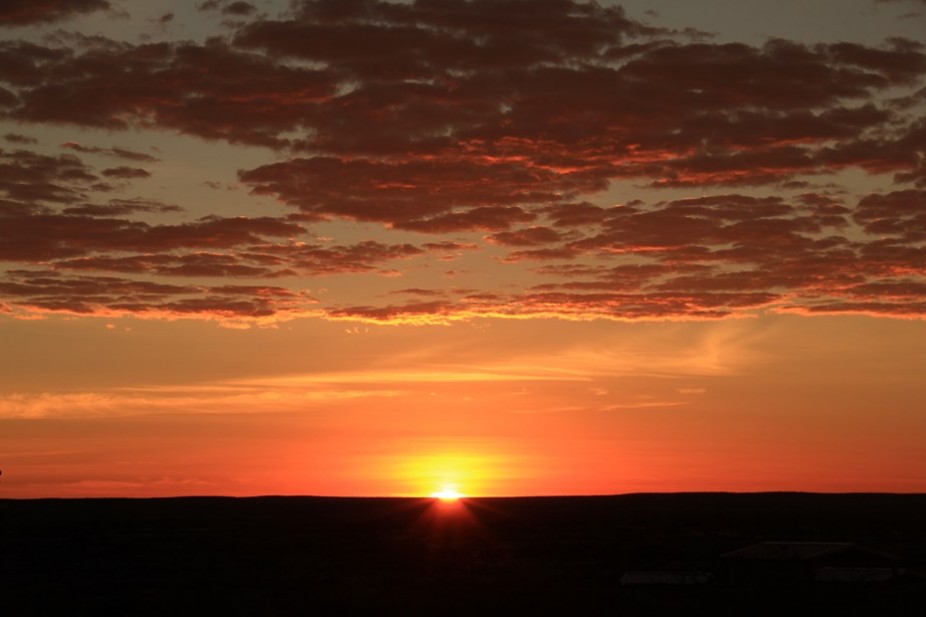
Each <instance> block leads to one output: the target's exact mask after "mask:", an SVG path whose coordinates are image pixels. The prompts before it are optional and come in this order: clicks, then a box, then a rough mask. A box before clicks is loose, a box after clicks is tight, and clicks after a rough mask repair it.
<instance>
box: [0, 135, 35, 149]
mask: <svg viewBox="0 0 926 617" xmlns="http://www.w3.org/2000/svg"><path fill="white" fill-rule="evenodd" d="M3 139H5V140H6V141H8V142H10V143H11V144H16V145H19V146H28V145H32V144H37V143H39V140H38V139H36V138H35V137H29V136H28V135H20V134H18V133H7V134H6V135H4V136H3Z"/></svg>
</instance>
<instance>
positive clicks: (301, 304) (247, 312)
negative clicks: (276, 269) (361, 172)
mask: <svg viewBox="0 0 926 617" xmlns="http://www.w3.org/2000/svg"><path fill="white" fill-rule="evenodd" d="M0 294H2V296H3V297H4V298H5V299H6V301H7V302H8V303H9V305H10V306H11V307H12V309H13V312H14V314H16V312H17V310H21V311H26V312H38V313H64V314H72V315H85V316H105V317H117V316H125V315H131V316H136V317H144V318H160V319H164V318H167V319H176V318H183V317H195V318H200V319H214V320H217V321H222V322H229V323H234V322H235V321H243V322H245V323H247V322H256V323H275V322H277V321H280V320H285V319H291V318H293V317H296V316H306V315H310V314H313V313H315V312H316V311H313V310H312V305H313V304H314V299H312V297H311V296H309V295H308V294H306V293H304V292H295V291H292V290H289V289H285V288H282V287H272V286H245V285H236V286H233V285H219V286H215V285H213V286H208V285H172V284H165V283H154V282H150V281H140V280H132V279H126V278H118V277H108V276H71V275H63V274H61V273H58V272H49V271H15V270H14V271H10V272H7V274H6V276H5V277H3V278H0Z"/></svg>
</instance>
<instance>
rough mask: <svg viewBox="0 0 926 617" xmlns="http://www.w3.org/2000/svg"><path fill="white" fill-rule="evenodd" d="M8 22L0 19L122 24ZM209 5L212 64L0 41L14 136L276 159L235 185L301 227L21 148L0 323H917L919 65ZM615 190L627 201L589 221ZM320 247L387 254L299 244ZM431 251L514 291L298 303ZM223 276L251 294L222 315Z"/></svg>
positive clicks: (366, 13) (592, 13) (488, 18)
mask: <svg viewBox="0 0 926 617" xmlns="http://www.w3.org/2000/svg"><path fill="white" fill-rule="evenodd" d="M17 6H18V5H17V4H16V3H14V4H12V5H10V7H11V8H10V9H8V10H7V12H6V14H5V15H3V14H0V18H2V19H3V20H4V23H6V25H20V24H28V23H33V22H41V21H48V20H51V19H59V18H64V17H67V16H68V15H69V14H73V13H75V12H86V11H92V10H98V9H105V8H107V7H108V3H106V2H84V3H55V2H48V3H32V4H30V5H29V6H32V7H37V8H35V10H34V11H33V12H32V13H28V14H27V13H26V12H25V9H17V8H15V7H17ZM23 6H25V5H23ZM38 7H42V8H38ZM200 8H201V9H202V14H203V15H214V16H215V17H220V16H221V15H224V16H226V17H227V16H229V15H231V16H234V17H236V18H237V19H238V21H236V22H234V23H233V24H231V23H230V24H227V26H226V28H227V29H226V32H227V34H226V35H225V36H224V37H215V38H211V39H208V40H206V41H202V42H195V41H184V42H159V41H156V40H152V41H148V42H141V43H138V44H132V43H128V42H118V41H113V40H108V39H104V38H101V37H82V36H71V37H64V36H59V37H58V38H57V39H49V41H51V40H57V41H59V42H58V43H53V42H47V41H46V42H43V43H36V42H33V41H27V40H17V39H15V38H13V37H9V38H8V39H7V40H5V41H4V42H2V43H0V118H3V119H6V120H8V121H11V122H16V123H18V125H17V126H18V127H30V126H31V127H41V126H42V125H44V124H54V125H63V126H73V127H79V128H83V129H104V130H107V131H125V130H128V129H137V130H144V131H170V132H179V133H181V134H185V135H189V136H193V137H196V138H202V139H206V140H218V141H221V142H227V143H228V144H232V145H234V146H237V147H262V148H267V149H268V150H267V152H268V157H267V158H268V160H267V162H266V163H265V164H262V165H258V166H255V167H252V168H248V169H240V170H238V171H237V177H238V180H239V181H240V183H241V185H242V186H243V187H244V188H245V189H247V190H248V191H250V192H251V193H252V194H254V195H255V196H258V197H271V198H273V199H275V200H277V201H279V202H280V203H281V204H284V205H285V206H286V207H288V208H289V209H290V215H289V216H283V217H280V216H267V215H264V214H261V213H258V212H255V213H254V214H253V215H250V216H246V217H241V216H236V217H229V216H222V215H221V214H220V213H216V214H215V215H213V216H208V217H204V218H202V217H201V218H196V219H193V220H189V219H183V216H184V215H183V212H184V209H183V208H180V207H178V206H174V205H172V204H162V203H159V202H157V201H156V200H147V199H144V198H137V199H134V198H125V197H123V196H122V195H121V194H120V193H124V192H125V190H126V187H131V186H133V183H141V182H144V181H146V180H148V179H150V178H152V177H154V178H156V177H157V165H158V164H159V160H160V158H161V157H160V156H155V155H153V154H149V153H146V152H143V151H140V149H136V148H121V147H117V146H109V145H105V146H104V145H83V144H82V143H79V142H78V141H73V142H68V143H65V144H64V145H63V146H62V147H61V148H60V149H59V152H58V153H55V154H51V153H48V152H40V151H39V150H38V149H36V148H34V147H33V146H34V144H33V143H32V142H31V141H30V140H31V139H33V138H31V137H29V136H24V135H20V134H19V133H18V132H16V133H14V132H11V133H9V134H8V135H7V136H6V141H7V142H8V144H9V145H10V146H11V149H7V150H4V151H3V152H2V153H0V166H2V168H0V170H2V172H3V173H2V174H0V197H2V199H3V201H2V202H0V217H2V221H3V227H2V231H0V259H3V260H4V261H6V262H8V263H10V264H12V266H11V268H10V269H9V270H8V272H7V274H6V279H5V280H4V282H3V287H0V289H2V290H3V291H2V295H0V299H2V300H3V301H4V303H5V304H6V305H8V306H12V307H17V310H22V311H26V312H30V311H34V310H68V311H73V312H77V313H94V312H107V311H117V312H118V311H123V312H129V313H138V314H142V313H146V312H147V313H154V314H160V311H166V312H168V313H171V312H172V313H176V314H204V315H208V314H212V313H216V314H221V315H236V314H238V315H242V316H255V315H258V316H273V315H275V314H277V313H279V314H281V315H282V314H284V313H287V312H292V313H299V312H300V311H314V312H312V314H318V311H323V312H324V313H325V314H327V315H328V316H330V317H333V318H350V319H369V320H374V321H396V320H398V321H401V320H404V319H407V320H410V321H421V320H425V321H427V320H433V321H443V320H449V319H457V318H464V317H470V316H474V315H499V316H512V317H515V316H525V315H554V316H562V317H568V318H583V319H584V318H592V317H607V318H614V319H638V318H658V319H665V318H680V319H681V318H689V319H690V318H695V319H701V318H718V317H724V316H735V315H741V314H744V313H747V312H751V311H757V310H779V311H793V312H801V313H820V312H862V313H869V314H877V315H886V316H904V317H921V316H923V315H924V296H923V291H924V290H926V280H924V272H926V263H924V251H926V246H924V241H926V236H924V234H926V218H924V214H923V212H926V109H924V104H923V92H924V87H926V85H924V79H923V78H924V75H926V53H924V49H923V47H922V45H920V44H919V43H917V42H914V41H909V40H902V39H892V40H889V41H887V42H885V44H884V45H882V46H879V47H871V46H865V45H861V44H856V43H851V42H841V43H834V44H818V45H806V44H801V43H797V42H793V41H787V40H780V39H778V40H771V41H768V42H767V43H765V44H764V45H761V46H754V45H749V44H745V43H716V42H712V40H711V39H710V38H709V37H705V36H703V35H702V34H700V33H688V32H675V31H671V30H668V29H664V28H659V27H657V26H654V25H650V24H644V23H641V22H638V21H635V20H633V19H630V18H629V17H628V16H627V15H626V13H625V12H624V11H623V10H622V9H620V8H619V7H610V8H605V7H601V6H599V5H597V4H594V3H586V2H579V1H573V0H530V1H529V2H515V1H497V0H496V1H488V0H418V1H416V2H414V3H412V4H403V3H393V2H380V1H376V0H352V1H350V2H340V1H339V2H334V1H332V0H304V1H302V2H297V3H294V6H293V9H292V11H291V13H290V14H289V15H287V16H281V17H276V18H270V17H266V16H264V15H262V14H259V13H258V12H257V11H256V10H255V9H254V7H253V6H252V5H250V4H247V3H242V2H235V3H230V4H227V3H226V4H221V5H220V4H219V3H204V4H203V5H202V6H201V7H200ZM30 148H32V149H30ZM272 151H273V152H275V153H276V158H274V156H272V155H273V152H272ZM88 157H92V158H94V159H95V160H100V161H102V160H103V159H107V158H108V159H110V161H109V164H106V165H102V164H101V165H100V166H95V165H91V164H90V163H88V160H89V158H88ZM858 172H862V173H864V174H867V175H868V177H869V178H870V180H869V184H870V186H871V189H870V190H866V191H863V192H861V193H859V192H856V193H852V192H847V191H846V190H844V189H843V188H842V187H841V186H840V184H839V183H840V182H841V178H842V176H843V175H844V174H846V173H850V174H851V173H858ZM628 185H630V186H636V187H640V188H639V197H638V196H636V195H634V196H631V197H629V198H627V199H621V200H619V201H620V203H617V204H615V203H614V200H613V198H607V197H605V195H611V194H612V193H608V190H609V189H613V187H615V186H628ZM645 187H648V188H645ZM657 189H672V190H673V191H674V192H673V193H671V194H672V195H673V196H672V197H666V198H663V197H660V193H659V192H658V190H657ZM625 191H626V189H625ZM679 191H684V192H686V193H687V194H689V195H690V197H689V198H679V197H676V195H678V193H679ZM159 218H160V220H159ZM333 223H343V224H345V225H360V226H362V225H364V224H366V223H372V224H373V227H358V228H360V229H364V230H369V229H374V230H376V231H373V232H369V231H367V232H366V233H371V234H373V235H371V236H369V237H367V238H365V239H362V240H357V239H356V238H355V237H354V238H353V239H352V240H351V241H340V240H335V241H320V240H318V239H317V238H313V236H312V235H311V230H312V227H313V226H314V225H323V224H333ZM409 234H412V235H411V236H409ZM409 237H412V238H419V240H412V241H410V240H409ZM439 246H444V247H447V246H461V247H462V246H475V247H476V248H477V249H481V250H480V251H473V253H480V254H483V255H484V256H485V257H486V259H487V258H488V257H487V256H489V255H493V256H496V257H497V259H496V261H495V263H494V265H493V266H492V268H493V270H492V271H487V272H486V274H485V277H484V278H485V279H486V280H488V281H491V280H492V279H493V278H494V276H495V269H499V268H502V269H505V268H507V269H510V270H513V271H517V272H520V273H523V277H522V278H523V280H524V283H523V284H522V285H521V286H520V287H519V288H515V289H511V288H506V289H500V288H499V286H498V285H489V284H487V285H485V286H484V287H485V288H483V289H467V290H462V291H461V290H459V289H451V288H445V286H444V283H443V282H441V281H440V280H439V279H435V280H433V281H432V285H433V289H431V290H430V291H431V292H432V293H431V298H429V299H428V301H426V302H413V303H408V304H391V302H392V301H394V299H395V298H394V296H391V297H389V296H386V299H383V297H382V296H376V297H374V296H371V297H370V298H369V302H367V303H363V304H356V303H354V302H352V301H350V300H339V299H338V298H334V299H332V300H328V301H326V302H327V303H326V304H325V305H324V306H322V307H314V306H310V304H311V303H309V302H308V300H307V296H304V295H303V292H302V285H301V283H302V282H303V281H304V278H305V277H317V276H322V275H324V276H333V275H341V274H349V273H354V274H356V273H373V272H381V273H395V272H396V268H401V267H402V266H401V264H404V263H419V262H422V261H429V262H430V261H439V259H440V258H442V257H443V256H445V255H447V253H448V249H445V248H436V247H439ZM454 250H455V249H449V252H453V251H454ZM409 260H411V261H409ZM115 275H118V277H117V276H115ZM225 277H239V278H242V279H248V280H247V281H246V283H247V284H245V285H240V286H236V287H235V289H236V291H235V292H234V293H232V294H231V295H229V294H227V293H225V292H222V291H220V290H222V289H226V288H227V285H222V284H219V283H218V282H217V280H218V279H219V278H225ZM209 278H212V279H216V280H213V281H211V282H208V281H204V280H202V279H209ZM168 279H169V280H168ZM270 279H272V281H273V284H272V285H270V283H269V280H270ZM185 280H188V281H189V282H188V283H187V282H184V281H185ZM177 281H181V282H180V283H179V284H178V283H177ZM146 285H151V286H153V287H146ZM105 286H111V290H110V291H108V292H105V293H104V292H102V291H101V289H102V287H105ZM399 287H402V286H401V285H400V286H399ZM405 287H407V285H405ZM217 290H219V291H217ZM268 290H271V291H268ZM274 290H275V291H274ZM300 299H302V300H300ZM303 300H304V301H305V302H306V304H303V305H300V304H299V302H301V301H303Z"/></svg>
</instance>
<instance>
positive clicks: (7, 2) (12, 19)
mask: <svg viewBox="0 0 926 617" xmlns="http://www.w3.org/2000/svg"><path fill="white" fill-rule="evenodd" d="M109 8H111V7H110V4H109V2H107V1H106V0H3V2H2V3H0V27H2V26H7V27H9V26H25V25H29V24H36V23H44V22H53V21H59V20H62V19H67V18H69V17H73V16H75V15H78V14H81V13H92V12H93V11H102V10H108V9H109Z"/></svg>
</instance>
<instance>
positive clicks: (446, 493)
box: [431, 486, 466, 501]
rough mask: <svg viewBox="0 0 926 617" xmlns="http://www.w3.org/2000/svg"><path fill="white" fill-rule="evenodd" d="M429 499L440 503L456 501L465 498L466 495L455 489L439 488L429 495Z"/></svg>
mask: <svg viewBox="0 0 926 617" xmlns="http://www.w3.org/2000/svg"><path fill="white" fill-rule="evenodd" d="M431 497H434V498H435V499H440V500H441V501H457V500H459V499H460V498H462V497H466V495H464V494H463V493H461V492H460V491H458V490H457V489H456V487H453V486H445V487H443V488H441V489H440V490H439V491H434V492H433V493H431Z"/></svg>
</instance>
